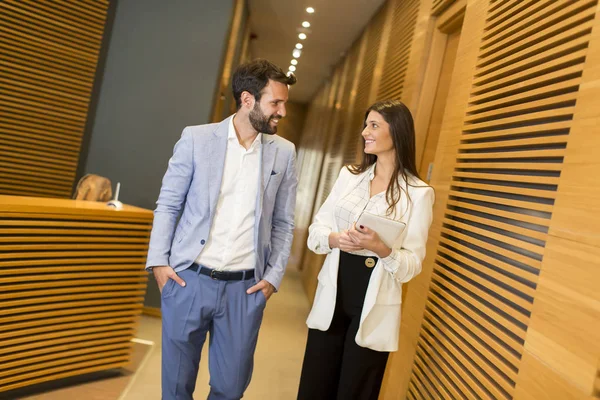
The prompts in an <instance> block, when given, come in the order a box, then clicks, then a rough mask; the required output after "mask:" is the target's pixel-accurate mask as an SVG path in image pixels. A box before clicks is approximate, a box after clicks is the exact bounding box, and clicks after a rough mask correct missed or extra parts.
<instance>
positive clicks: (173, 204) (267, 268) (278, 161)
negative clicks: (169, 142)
mask: <svg viewBox="0 0 600 400" xmlns="http://www.w3.org/2000/svg"><path fill="white" fill-rule="evenodd" d="M231 118H232V117H229V118H227V119H225V120H223V121H221V122H220V123H217V124H207V125H198V126H188V127H187V128H185V129H184V130H183V134H182V135H181V139H180V140H179V141H178V142H177V144H176V145H175V149H174V151H173V157H171V159H170V160H169V166H168V168H167V172H166V173H165V176H164V178H163V181H162V187H161V189H160V195H159V197H158V201H157V202H156V204H157V207H156V210H155V211H154V225H153V227H152V234H151V236H150V248H149V250H148V259H147V262H146V268H149V267H153V266H159V265H170V266H171V267H172V268H174V269H175V272H179V271H182V270H184V269H186V268H189V267H190V266H191V265H192V263H193V262H194V260H195V259H196V258H197V257H198V255H199V254H200V252H201V251H202V249H203V247H204V245H205V244H206V241H207V239H208V234H209V232H210V227H211V224H212V221H213V217H214V215H215V207H216V206H217V200H218V199H219V191H220V188H221V180H222V177H223V169H224V165H225V152H226V149H227V134H228V129H229V121H230V119H231ZM260 157H261V169H260V171H257V174H256V179H258V180H259V186H258V187H259V190H258V195H257V197H256V205H257V207H256V219H255V221H256V222H255V226H254V243H255V249H256V266H255V275H256V277H257V279H258V280H260V279H265V280H266V281H268V282H269V283H271V284H272V285H273V286H275V289H279V285H280V284H281V279H282V278H283V274H284V272H285V267H286V264H287V261H288V257H289V255H290V249H291V246H292V236H293V229H294V207H295V203H296V186H297V185H298V178H297V176H296V150H295V147H294V144H293V143H291V142H289V141H287V140H285V139H283V138H281V137H279V136H277V135H262V146H261V155H260ZM178 218H179V221H178Z"/></svg>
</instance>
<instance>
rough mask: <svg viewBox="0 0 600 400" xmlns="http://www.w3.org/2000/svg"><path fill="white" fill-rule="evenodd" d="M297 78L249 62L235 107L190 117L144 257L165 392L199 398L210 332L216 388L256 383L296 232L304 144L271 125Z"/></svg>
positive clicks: (239, 390) (222, 391) (236, 89)
mask: <svg viewBox="0 0 600 400" xmlns="http://www.w3.org/2000/svg"><path fill="white" fill-rule="evenodd" d="M295 82H296V78H295V77H294V76H293V75H290V76H286V74H285V73H284V72H283V71H282V70H281V69H280V68H279V67H277V66H275V65H273V64H272V63H270V62H268V61H266V60H256V61H253V62H250V63H247V64H245V65H241V66H240V67H239V68H238V69H237V70H236V71H235V73H234V75H233V94H234V97H235V101H236V104H237V113H236V114H234V115H233V116H231V117H229V118H227V119H225V120H224V121H222V122H220V123H217V124H208V125H198V126H189V127H187V128H185V129H184V130H183V134H182V136H181V139H180V140H179V141H178V142H177V144H176V145H175V149H174V151H173V157H172V158H171V159H170V160H169V166H168V169H167V172H166V174H165V176H164V178H163V182H162V188H161V190H160V195H159V197H158V201H157V208H156V210H155V212H154V226H153V228H152V235H151V237H150V248H149V251H148V261H147V264H146V268H147V269H149V270H152V272H153V273H154V276H155V277H156V281H157V283H158V286H159V289H160V290H161V298H162V324H163V329H162V392H163V399H164V400H171V399H186V400H188V399H189V400H191V399H192V393H193V392H194V387H195V384H196V379H197V375H198V365H199V362H200V353H201V350H202V346H203V344H204V341H205V339H206V333H207V332H210V343H209V371H210V386H211V390H210V394H209V396H208V398H209V399H211V400H217V399H227V400H230V399H231V400H233V399H240V398H241V397H242V396H243V394H244V391H245V390H246V388H247V387H248V384H249V383H250V377H251V375H252V367H253V358H254V350H255V348H256V342H257V339H258V330H259V327H260V324H261V321H262V316H263V310H264V307H265V305H266V302H267V300H268V299H269V298H270V297H271V295H272V294H273V293H274V292H275V291H277V289H278V288H279V285H280V283H281V279H282V277H283V274H284V272H285V267H286V263H287V260H288V256H289V253H290V247H291V243H292V230H293V223H294V206H295V202H296V186H297V177H296V167H295V158H296V154H295V148H294V145H293V144H292V143H290V142H288V141H287V140H285V139H283V138H281V137H279V136H275V133H276V132H277V125H278V123H279V121H280V120H281V118H283V117H285V115H286V111H285V103H286V101H287V99H288V85H293V84H294V83H295ZM178 217H179V221H178V220H177V219H178ZM177 221H178V222H177Z"/></svg>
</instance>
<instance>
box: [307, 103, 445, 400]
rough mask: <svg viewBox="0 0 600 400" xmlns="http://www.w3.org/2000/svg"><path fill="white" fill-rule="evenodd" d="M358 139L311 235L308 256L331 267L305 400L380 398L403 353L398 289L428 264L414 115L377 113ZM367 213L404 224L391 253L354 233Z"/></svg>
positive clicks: (374, 109) (313, 317) (321, 295)
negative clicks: (393, 355) (354, 160)
mask: <svg viewBox="0 0 600 400" xmlns="http://www.w3.org/2000/svg"><path fill="white" fill-rule="evenodd" d="M362 136H363V139H364V155H363V160H362V163H361V164H360V165H353V166H349V167H344V168H342V171H341V172H340V175H339V177H338V179H337V181H336V182H335V185H334V186H333V189H332V190H331V193H330V194H329V196H328V197H327V200H326V201H325V203H324V204H323V205H322V206H321V208H320V210H319V212H318V214H317V215H316V216H315V219H314V221H313V224H312V225H311V226H310V228H309V237H308V247H309V248H310V249H311V250H312V251H314V252H315V253H317V254H327V258H326V259H325V263H324V264H323V267H322V268H321V272H320V273H319V277H318V280H319V284H318V287H317V293H316V296H315V300H314V303H313V307H312V310H311V312H310V315H309V316H308V320H307V325H308V327H309V328H310V329H309V333H308V342H307V345H306V352H305V355H304V364H303V366H302V376H301V379H300V389H299V392H298V399H299V400H319V399H323V400H325V399H326V400H332V399H339V400H342V399H343V400H351V399H360V400H363V399H364V400H366V399H373V400H376V399H377V398H378V396H379V390H380V387H381V381H382V380H383V374H384V371H385V365H386V362H387V358H388V354H389V352H391V351H396V350H397V349H398V334H399V328H400V303H401V299H402V283H404V282H408V281H409V280H411V279H412V278H413V277H414V276H416V275H417V274H418V273H419V272H420V271H421V262H422V261H423V258H424V257H425V245H426V242H427V235H428V231H429V226H430V225H431V220H432V206H433V201H434V192H433V189H432V188H431V187H430V186H428V185H427V184H425V183H424V182H423V181H422V180H420V179H419V175H418V173H417V168H416V161H415V132H414V124H413V119H412V116H411V114H410V111H409V110H408V108H407V107H406V106H405V105H404V104H402V103H401V102H399V101H383V102H379V103H375V104H373V105H372V106H371V107H370V108H369V109H368V110H367V112H366V114H365V121H364V129H363V131H362ZM363 211H367V212H369V213H372V214H377V215H379V216H383V217H386V218H390V219H394V220H397V221H401V222H404V223H405V224H406V227H405V229H404V230H403V231H402V233H401V234H400V236H399V237H398V238H397V239H396V240H395V242H393V246H392V248H390V247H388V246H386V245H385V243H384V242H383V241H382V240H381V239H380V238H379V236H378V235H377V233H376V232H375V229H369V228H368V227H366V226H355V222H356V221H357V219H358V217H359V216H360V214H361V213H362V212H363Z"/></svg>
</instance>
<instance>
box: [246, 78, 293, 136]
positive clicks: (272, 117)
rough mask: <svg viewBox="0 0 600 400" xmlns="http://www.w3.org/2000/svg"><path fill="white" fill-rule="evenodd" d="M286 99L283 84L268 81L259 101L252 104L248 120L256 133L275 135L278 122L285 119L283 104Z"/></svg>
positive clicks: (286, 89) (286, 95)
mask: <svg viewBox="0 0 600 400" xmlns="http://www.w3.org/2000/svg"><path fill="white" fill-rule="evenodd" d="M287 99H288V88H287V85H286V84H284V83H280V82H276V81H272V80H269V83H268V84H267V86H265V88H264V89H263V90H262V96H261V98H260V101H257V102H255V103H254V107H253V108H252V111H250V114H249V119H250V124H252V127H253V128H254V129H256V131H258V132H261V133H266V134H267V135H274V134H276V133H277V125H278V124H279V120H280V119H281V118H283V117H285V114H286V112H285V103H286V101H287Z"/></svg>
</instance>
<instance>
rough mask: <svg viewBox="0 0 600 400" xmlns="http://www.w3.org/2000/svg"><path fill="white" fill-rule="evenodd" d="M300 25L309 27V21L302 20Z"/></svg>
mask: <svg viewBox="0 0 600 400" xmlns="http://www.w3.org/2000/svg"><path fill="white" fill-rule="evenodd" d="M302 26H303V27H305V28H310V22H308V21H304V22H303V23H302Z"/></svg>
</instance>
